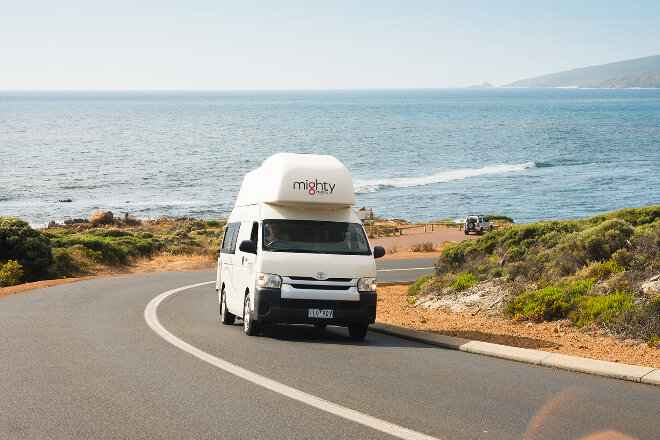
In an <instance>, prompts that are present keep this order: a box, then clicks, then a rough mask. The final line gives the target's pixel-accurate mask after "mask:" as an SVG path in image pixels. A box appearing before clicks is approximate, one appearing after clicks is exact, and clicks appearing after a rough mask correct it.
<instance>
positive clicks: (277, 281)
mask: <svg viewBox="0 0 660 440" xmlns="http://www.w3.org/2000/svg"><path fill="white" fill-rule="evenodd" d="M257 287H270V288H271V289H279V288H280V287H282V277H281V276H279V275H275V274H272V273H258V274H257Z"/></svg>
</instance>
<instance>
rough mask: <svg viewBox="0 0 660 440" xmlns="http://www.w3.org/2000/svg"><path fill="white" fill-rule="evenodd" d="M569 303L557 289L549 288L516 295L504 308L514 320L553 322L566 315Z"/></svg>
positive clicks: (560, 290)
mask: <svg viewBox="0 0 660 440" xmlns="http://www.w3.org/2000/svg"><path fill="white" fill-rule="evenodd" d="M570 307H571V303H570V302H567V301H566V300H565V298H564V291H563V290H562V289H560V288H559V287H554V286H549V287H546V288H543V289H540V290H536V291H527V292H525V293H523V294H521V295H518V296H517V297H516V298H514V300H513V301H512V302H510V303H509V304H508V306H507V307H506V312H507V313H509V314H510V315H512V316H513V317H514V318H516V319H530V320H532V321H553V320H555V319H562V318H565V317H566V316H567V315H568V312H569V311H570Z"/></svg>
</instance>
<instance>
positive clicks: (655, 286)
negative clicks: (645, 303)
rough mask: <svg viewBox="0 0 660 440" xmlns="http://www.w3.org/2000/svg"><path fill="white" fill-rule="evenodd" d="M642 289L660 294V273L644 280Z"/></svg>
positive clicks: (649, 292)
mask: <svg viewBox="0 0 660 440" xmlns="http://www.w3.org/2000/svg"><path fill="white" fill-rule="evenodd" d="M642 291H643V292H644V293H647V294H660V275H655V276H652V277H651V278H649V279H648V280H646V281H644V284H642Z"/></svg>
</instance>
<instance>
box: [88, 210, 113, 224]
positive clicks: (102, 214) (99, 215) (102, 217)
mask: <svg viewBox="0 0 660 440" xmlns="http://www.w3.org/2000/svg"><path fill="white" fill-rule="evenodd" d="M113 220H114V216H113V215H112V212H110V211H94V214H92V216H91V217H90V218H89V222H90V223H91V224H92V226H98V225H109V224H112V222H113Z"/></svg>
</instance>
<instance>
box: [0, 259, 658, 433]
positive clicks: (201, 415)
mask: <svg viewBox="0 0 660 440" xmlns="http://www.w3.org/2000/svg"><path fill="white" fill-rule="evenodd" d="M391 261H395V260H391ZM389 264H391V263H388V265H389ZM213 279H214V272H213V271H202V272H183V273H165V274H149V275H132V276H126V277H119V278H105V279H97V280H91V281H84V282H79V283H73V284H67V285H61V286H56V287H51V288H47V289H41V290H38V291H33V292H26V293H22V294H17V295H11V296H8V297H4V298H0V338H1V340H0V342H1V344H0V347H2V348H1V349H0V350H1V352H0V396H1V397H0V438H2V439H5V438H7V439H13V438H34V439H45V438H56V439H59V438H67V439H69V438H98V439H103V438H145V439H147V438H148V439H152V438H200V439H204V438H320V439H326V438H327V439H337V438H364V439H376V438H387V436H386V435H384V434H383V433H382V432H379V431H375V430H373V429H371V428H368V427H366V426H363V425H360V424H357V423H354V422H350V421H347V420H345V419H342V418H339V417H337V416H334V415H331V414H329V413H326V412H324V411H321V410H319V409H316V408H313V407H310V406H308V405H306V404H304V403H301V402H299V401H295V400H293V399H290V398H288V397H285V396H282V395H280V394H277V393H275V392H273V391H270V390H266V389H264V388H262V387H260V386H258V385H255V384H253V383H250V382H248V381H246V380H243V379H240V378H238V377H236V376H234V375H232V374H230V373H227V372H225V371H222V370H220V369H218V368H216V367H214V366H212V365H209V364H208V363H206V362H204V361H202V360H200V359H198V358H196V357H193V356H192V355H190V354H188V353H186V352H183V351H181V350H180V349H179V348H177V347H175V346H174V345H171V344H170V343H169V342H167V341H165V340H164V339H162V338H161V337H160V336H159V335H157V334H156V333H155V332H154V331H152V329H151V328H150V327H149V326H148V325H147V324H146V323H145V320H144V316H143V314H144V309H145V307H146V305H147V304H148V303H149V302H150V301H151V300H152V299H153V298H154V297H156V296H157V295H159V294H160V293H162V292H165V291H168V290H171V289H174V288H176V287H182V286H186V285H190V284H195V283H200V282H204V281H211V280H213ZM157 315H158V319H159V320H160V322H161V324H162V325H163V326H164V327H165V328H166V329H167V330H168V331H169V332H171V333H172V334H173V335H175V336H176V337H178V338H180V339H182V340H184V341H185V342H187V343H188V344H191V345H193V346H195V347H196V348H198V349H200V350H203V351H204V352H205V353H208V354H210V355H213V356H216V357H218V358H221V359H223V360H226V361H228V362H230V363H232V364H235V365H237V366H239V367H242V368H245V369H248V370H250V371H253V372H255V373H258V374H260V375H262V376H265V377H267V378H269V379H272V380H274V381H277V382H280V383H282V384H285V385H288V386H290V387H294V388H296V389H298V390H301V391H304V392H306V393H309V394H312V395H314V396H318V397H320V398H322V399H325V400H327V401H330V402H334V403H336V404H339V405H342V406H345V407H348V408H351V409H354V410H356V411H359V412H362V413H364V414H368V415H370V416H373V417H377V418H380V419H382V420H385V421H388V422H390V423H393V424H396V425H399V426H402V427H405V428H408V429H413V430H415V431H419V432H421V433H424V434H428V435H431V436H435V437H438V438H444V439H449V438H451V439H455V438H466V439H468V438H469V439H475V438H494V439H511V438H526V439H560V438H582V437H584V436H586V435H589V434H594V433H599V432H603V431H607V432H609V433H613V432H618V433H622V434H625V435H628V436H631V437H634V438H639V439H647V438H658V433H660V419H658V417H657V408H658V406H659V405H660V392H658V388H657V387H656V386H652V385H644V384H639V383H632V382H626V381H619V380H615V379H608V378H603V377H598V376H591V375H587V374H580V373H573V372H569V371H563V370H555V369H551V368H547V367H540V366H536V365H530V364H524V363H518V362H512V361H507V360H502V359H496V358H491V357H486V356H480V355H475V354H470V353H464V352H459V351H453V350H445V349H442V348H437V347H432V346H429V345H425V344H421V343H416V342H413V341H408V340H404V339H400V338H396V337H392V336H387V335H383V334H378V333H374V332H369V333H368V334H367V338H366V339H365V340H364V341H361V342H355V341H352V340H350V339H349V338H348V332H347V331H346V329H343V328H335V327H329V328H327V329H325V330H319V329H315V328H314V327H310V326H284V325H278V326H273V327H270V328H265V329H264V331H263V334H262V336H260V337H247V336H246V335H245V334H244V333H243V331H242V327H241V321H237V324H236V325H234V326H224V325H222V324H221V323H220V321H219V316H218V307H217V296H216V292H215V289H214V287H213V284H208V285H205V286H200V287H196V288H191V289H187V290H183V291H181V292H178V293H176V294H174V295H172V296H170V297H168V298H167V299H166V300H164V301H163V302H162V303H161V304H160V306H159V308H158V310H157Z"/></svg>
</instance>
